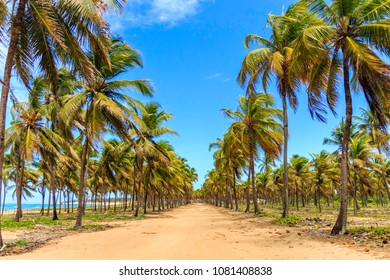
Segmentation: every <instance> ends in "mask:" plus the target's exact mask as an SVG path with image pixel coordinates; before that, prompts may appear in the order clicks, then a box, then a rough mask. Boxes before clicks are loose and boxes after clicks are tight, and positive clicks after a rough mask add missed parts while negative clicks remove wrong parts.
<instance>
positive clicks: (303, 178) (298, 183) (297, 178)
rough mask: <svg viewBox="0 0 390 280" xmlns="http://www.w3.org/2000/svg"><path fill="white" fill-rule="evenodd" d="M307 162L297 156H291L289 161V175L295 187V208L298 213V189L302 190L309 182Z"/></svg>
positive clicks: (308, 165) (305, 159)
mask: <svg viewBox="0 0 390 280" xmlns="http://www.w3.org/2000/svg"><path fill="white" fill-rule="evenodd" d="M309 168H310V164H309V160H308V159H307V158H305V157H302V156H299V155H293V156H292V158H291V159H290V174H291V178H292V181H293V183H294V185H295V204H296V205H295V207H296V209H297V211H299V189H303V187H304V185H305V184H306V183H307V182H308V180H309V175H310V171H309Z"/></svg>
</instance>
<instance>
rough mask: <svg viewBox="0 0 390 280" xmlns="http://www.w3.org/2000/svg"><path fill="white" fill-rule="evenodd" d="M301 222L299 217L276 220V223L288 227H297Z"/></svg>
mask: <svg viewBox="0 0 390 280" xmlns="http://www.w3.org/2000/svg"><path fill="white" fill-rule="evenodd" d="M300 221H301V218H300V217H298V216H290V217H287V218H278V219H276V220H275V223H277V224H279V225H288V226H289V227H293V226H296V225H297V224H298V223H299V222H300Z"/></svg>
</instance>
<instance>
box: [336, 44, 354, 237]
mask: <svg viewBox="0 0 390 280" xmlns="http://www.w3.org/2000/svg"><path fill="white" fill-rule="evenodd" d="M343 71H344V93H345V128H344V132H343V141H342V146H341V170H340V171H341V173H340V210H339V215H338V217H337V220H336V223H335V224H334V226H333V228H332V231H331V234H332V235H336V234H343V233H344V232H345V230H346V229H347V210H348V178H349V170H348V149H349V138H350V136H351V125H352V96H351V88H350V82H349V66H348V58H347V57H346V55H345V51H344V50H343Z"/></svg>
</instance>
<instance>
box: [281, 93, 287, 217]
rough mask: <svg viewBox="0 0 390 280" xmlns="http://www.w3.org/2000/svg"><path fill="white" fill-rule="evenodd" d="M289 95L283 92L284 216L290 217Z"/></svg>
mask: <svg viewBox="0 0 390 280" xmlns="http://www.w3.org/2000/svg"><path fill="white" fill-rule="evenodd" d="M286 99H287V97H286V94H285V93H283V96H282V101H283V186H284V188H283V196H282V198H283V213H282V218H287V217H288V159H287V143H288V115H287V100H286Z"/></svg>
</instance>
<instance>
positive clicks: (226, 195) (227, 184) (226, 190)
mask: <svg viewBox="0 0 390 280" xmlns="http://www.w3.org/2000/svg"><path fill="white" fill-rule="evenodd" d="M229 189H230V178H229V174H228V172H226V188H225V208H229Z"/></svg>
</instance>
